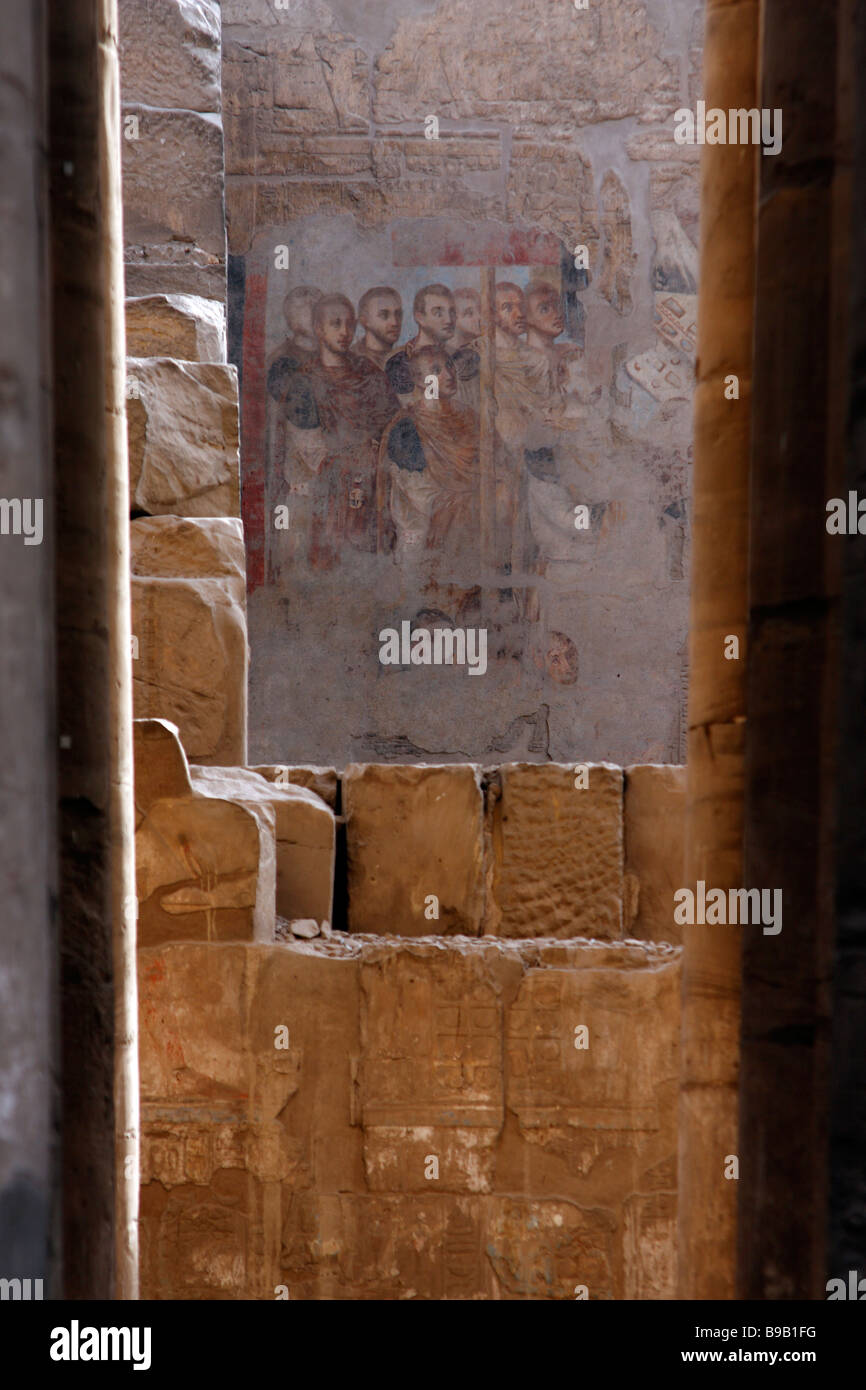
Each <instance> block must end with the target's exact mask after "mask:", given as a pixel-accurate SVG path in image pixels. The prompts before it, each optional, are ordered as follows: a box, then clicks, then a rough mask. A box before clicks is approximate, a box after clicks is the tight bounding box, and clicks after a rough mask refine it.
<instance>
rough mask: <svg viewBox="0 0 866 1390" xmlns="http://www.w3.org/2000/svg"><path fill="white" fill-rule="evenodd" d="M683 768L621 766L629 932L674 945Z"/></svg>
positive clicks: (681, 858)
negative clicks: (630, 884)
mask: <svg viewBox="0 0 866 1390" xmlns="http://www.w3.org/2000/svg"><path fill="white" fill-rule="evenodd" d="M685 816H686V769H685V768H684V767H667V766H653V765H649V764H648V765H645V766H635V767H627V768H626V769H625V799H624V829H625V870H626V877H627V878H628V879H629V880H630V881H632V882H633V902H634V909H633V915H632V916H631V918H630V920H626V922H625V924H624V929H625V932H626V934H627V935H628V936H635V937H638V938H640V939H641V940H643V941H671V942H673V943H675V944H679V942H680V941H681V940H682V927H679V926H677V924H676V923H675V922H674V893H675V892H676V890H677V889H678V888H682V887H683V886H684V882H685V880H684V878H683V873H684V856H685V831H686V826H685Z"/></svg>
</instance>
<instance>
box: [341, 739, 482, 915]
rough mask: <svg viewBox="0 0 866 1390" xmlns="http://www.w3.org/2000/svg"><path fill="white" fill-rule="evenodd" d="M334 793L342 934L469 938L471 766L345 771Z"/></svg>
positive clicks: (475, 820)
mask: <svg viewBox="0 0 866 1390" xmlns="http://www.w3.org/2000/svg"><path fill="white" fill-rule="evenodd" d="M342 787H343V812H344V814H345V817H346V845H347V854H348V897H349V930H350V931H353V932H377V933H384V934H386V935H394V936H450V935H454V934H460V935H465V936H476V935H477V934H478V932H479V930H480V927H481V920H482V916H483V909H484V879H483V871H482V828H483V827H482V800H481V785H480V778H479V773H478V769H477V768H475V767H473V766H465V765H464V766H460V765H452V766H448V767H425V766H415V767H405V766H400V767H394V766H386V765H384V764H382V763H370V764H365V765H363V766H362V765H360V764H350V766H349V767H347V768H346V769H345V771H344V773H343V777H342ZM425 914H426V915H425Z"/></svg>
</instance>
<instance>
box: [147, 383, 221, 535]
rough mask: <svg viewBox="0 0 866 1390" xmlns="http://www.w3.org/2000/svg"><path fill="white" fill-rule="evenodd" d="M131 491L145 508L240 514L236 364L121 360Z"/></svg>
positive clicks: (189, 513)
mask: <svg viewBox="0 0 866 1390" xmlns="http://www.w3.org/2000/svg"><path fill="white" fill-rule="evenodd" d="M127 397H128V399H127V403H126V404H127V433H128V438H129V491H130V500H131V504H132V506H133V508H135V509H136V510H139V511H143V512H147V513H149V514H151V515H154V514H156V515H159V514H165V513H175V514H179V515H181V516H226V515H229V516H238V515H239V512H240V485H239V464H238V384H237V372H236V370H235V368H234V367H230V366H227V365H218V364H215V363H197V362H175V361H173V360H172V359H170V358H166V357H131V358H128V359H127Z"/></svg>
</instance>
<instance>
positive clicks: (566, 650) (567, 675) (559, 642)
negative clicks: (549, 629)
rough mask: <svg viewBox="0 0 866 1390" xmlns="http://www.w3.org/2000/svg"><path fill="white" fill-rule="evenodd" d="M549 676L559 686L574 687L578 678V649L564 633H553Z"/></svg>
mask: <svg viewBox="0 0 866 1390" xmlns="http://www.w3.org/2000/svg"><path fill="white" fill-rule="evenodd" d="M546 666H547V674H548V675H549V676H550V677H551V679H552V680H555V681H556V683H557V685H574V684H575V682H576V681H577V676H578V660H577V648H576V647H575V645H574V643H573V642H572V640H571V638H570V637H566V636H565V635H564V633H561V632H553V633H551V643H550V646H549V647H548V650H547V661H546Z"/></svg>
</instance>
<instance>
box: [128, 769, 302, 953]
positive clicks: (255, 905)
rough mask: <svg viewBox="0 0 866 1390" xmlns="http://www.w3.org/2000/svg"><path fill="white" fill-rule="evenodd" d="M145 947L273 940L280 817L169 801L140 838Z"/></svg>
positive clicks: (152, 814)
mask: <svg viewBox="0 0 866 1390" xmlns="http://www.w3.org/2000/svg"><path fill="white" fill-rule="evenodd" d="M135 874H136V893H137V896H138V901H139V911H138V939H139V942H140V944H141V945H143V946H148V945H159V944H160V943H162V942H166V941H204V942H213V941H273V939H274V896H275V893H276V854H275V850H274V813H273V811H272V810H271V808H270V807H269V806H268V805H266V804H264V803H262V804H260V805H256V806H251V805H250V804H249V803H244V804H240V803H238V802H234V801H228V800H223V799H219V798H217V797H214V798H205V797H202V796H196V797H192V798H190V799H189V800H181V799H179V798H176V797H165V798H161V799H159V800H158V801H155V802H154V803H153V804H152V805H151V807H150V808H149V810H148V811H147V812H146V813H145V815H144V818H143V820H142V821H141V823H140V824H139V826H138V827H137V829H136V834H135Z"/></svg>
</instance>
